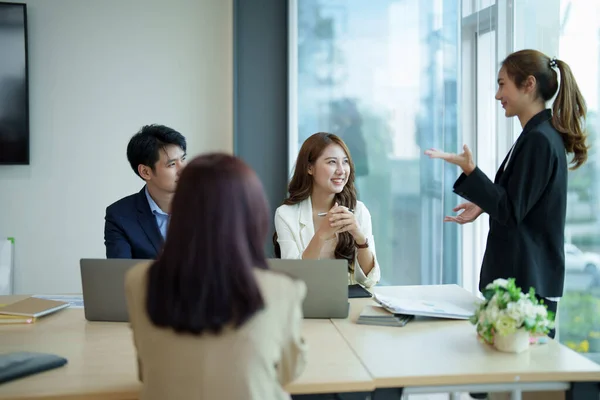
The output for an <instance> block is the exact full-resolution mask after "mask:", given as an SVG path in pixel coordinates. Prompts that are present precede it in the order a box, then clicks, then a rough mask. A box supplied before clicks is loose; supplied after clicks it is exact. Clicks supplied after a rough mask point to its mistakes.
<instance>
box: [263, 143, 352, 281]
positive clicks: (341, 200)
mask: <svg viewBox="0 0 600 400" xmlns="http://www.w3.org/2000/svg"><path fill="white" fill-rule="evenodd" d="M331 144H337V145H338V146H340V147H341V148H342V150H344V153H346V156H347V157H348V163H349V164H350V176H348V182H347V183H346V185H345V186H344V189H343V190H342V191H341V192H340V193H337V194H336V195H335V200H334V201H336V202H337V203H338V204H339V205H340V206H344V207H348V208H352V209H355V208H356V188H355V187H354V163H353V162H352V157H351V156H350V151H349V150H348V147H347V146H346V144H345V143H344V141H343V140H342V139H340V138H339V137H338V136H336V135H334V134H333V133H326V132H318V133H315V134H313V135H312V136H310V137H309V138H308V139H306V140H305V141H304V143H303V144H302V147H301V148H300V152H299V153H298V157H297V159H296V166H295V168H294V175H293V176H292V180H291V181H290V184H289V186H288V193H289V196H288V197H287V198H286V199H285V200H284V201H283V204H285V205H294V204H298V203H300V202H302V201H304V200H306V199H308V198H309V196H310V195H311V193H312V189H313V177H312V176H311V175H310V174H309V173H308V169H309V167H310V166H311V165H314V163H315V162H316V161H317V159H318V158H319V157H320V156H321V154H323V151H325V148H326V147H327V146H329V145H331ZM273 244H274V246H275V255H276V256H277V257H281V251H280V249H279V245H278V243H277V232H276V233H275V235H274V236H273ZM355 256H356V247H355V245H354V239H353V238H352V235H351V234H350V233H349V232H342V233H340V234H339V235H338V244H337V246H336V248H335V258H340V259H345V260H348V268H349V270H350V271H351V272H352V271H353V270H354V257H355Z"/></svg>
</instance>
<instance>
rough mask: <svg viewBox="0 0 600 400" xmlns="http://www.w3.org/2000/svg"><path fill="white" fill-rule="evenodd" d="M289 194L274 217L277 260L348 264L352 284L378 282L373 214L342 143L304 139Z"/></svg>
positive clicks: (325, 136)
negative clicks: (356, 184) (359, 190)
mask: <svg viewBox="0 0 600 400" xmlns="http://www.w3.org/2000/svg"><path fill="white" fill-rule="evenodd" d="M288 192H289V197H288V198H287V199H285V201H284V203H283V205H282V206H280V207H279V208H278V209H277V211H276V212H275V238H274V244H275V253H276V255H277V256H278V257H280V258H283V259H332V258H338V259H345V260H348V284H355V283H359V284H361V285H363V286H365V287H371V286H373V285H375V284H376V283H377V282H379V279H380V277H381V272H380V269H379V264H378V263H377V257H376V254H375V240H374V239H373V229H372V225H371V214H370V213H369V210H367V207H365V205H364V204H363V203H362V202H360V201H358V200H357V199H356V189H355V187H354V164H353V163H352V158H351V157H350V152H349V151H348V147H347V146H346V144H345V143H344V142H343V141H342V139H340V138H339V137H338V136H336V135H334V134H331V133H324V132H319V133H315V134H314V135H312V136H311V137H309V138H308V139H306V141H305V142H304V143H303V144H302V148H301V149H300V152H299V154H298V158H297V160H296V167H295V170H294V175H293V177H292V180H291V181H290V184H289V187H288Z"/></svg>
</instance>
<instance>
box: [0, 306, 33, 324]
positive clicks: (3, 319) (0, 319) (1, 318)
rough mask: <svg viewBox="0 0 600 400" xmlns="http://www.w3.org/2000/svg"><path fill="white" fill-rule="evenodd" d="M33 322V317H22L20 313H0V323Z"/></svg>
mask: <svg viewBox="0 0 600 400" xmlns="http://www.w3.org/2000/svg"><path fill="white" fill-rule="evenodd" d="M0 310H1V308H0ZM33 322H35V318H34V317H24V316H22V315H0V325H8V324H31V323H33Z"/></svg>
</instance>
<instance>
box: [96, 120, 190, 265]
mask: <svg viewBox="0 0 600 400" xmlns="http://www.w3.org/2000/svg"><path fill="white" fill-rule="evenodd" d="M185 157H186V142H185V137H184V136H183V135H182V134H181V133H179V132H177V131H176V130H174V129H171V128H169V127H167V126H164V125H146V126H144V127H142V129H140V131H139V132H138V133H136V134H135V135H134V136H133V137H132V138H131V140H130V141H129V144H128V146H127V159H128V160H129V164H130V165H131V168H132V169H133V171H134V172H135V173H136V174H137V175H138V176H139V177H140V178H141V179H142V180H143V181H144V182H146V185H145V186H144V187H143V188H142V190H140V191H139V192H138V193H136V194H132V195H130V196H127V197H124V198H122V199H121V200H119V201H117V202H115V203H113V204H111V205H110V206H108V207H107V208H106V217H105V224H104V244H105V246H106V258H130V259H150V260H153V259H156V257H157V256H158V254H159V253H160V250H161V248H162V245H163V242H164V240H165V237H166V235H167V226H168V224H169V214H170V213H169V210H170V206H171V200H172V198H173V194H174V193H175V188H176V186H177V180H178V179H179V174H180V172H181V170H182V169H183V167H184V166H185Z"/></svg>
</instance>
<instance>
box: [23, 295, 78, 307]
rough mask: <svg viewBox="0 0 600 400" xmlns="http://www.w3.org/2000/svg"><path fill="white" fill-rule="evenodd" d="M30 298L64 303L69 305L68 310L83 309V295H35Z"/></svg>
mask: <svg viewBox="0 0 600 400" xmlns="http://www.w3.org/2000/svg"><path fill="white" fill-rule="evenodd" d="M32 297H37V298H38V299H45V300H55V301H64V302H66V303H69V308H83V295H81V294H36V295H34V296H32Z"/></svg>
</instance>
